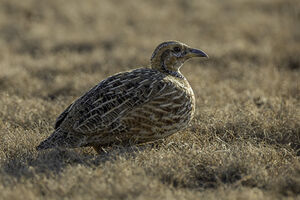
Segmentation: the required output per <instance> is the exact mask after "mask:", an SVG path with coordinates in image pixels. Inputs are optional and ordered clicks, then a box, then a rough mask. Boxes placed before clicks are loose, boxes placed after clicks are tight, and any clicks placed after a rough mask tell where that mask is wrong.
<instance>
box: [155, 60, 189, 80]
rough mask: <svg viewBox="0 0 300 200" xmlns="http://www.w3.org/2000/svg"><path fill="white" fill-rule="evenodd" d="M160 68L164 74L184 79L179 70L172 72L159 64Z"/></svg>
mask: <svg viewBox="0 0 300 200" xmlns="http://www.w3.org/2000/svg"><path fill="white" fill-rule="evenodd" d="M160 68H161V71H162V72H163V73H165V74H168V75H171V76H174V77H177V78H181V79H184V76H183V75H182V74H181V73H180V71H179V70H176V71H173V70H171V69H170V68H168V67H167V66H166V65H165V64H164V63H163V64H161V66H160Z"/></svg>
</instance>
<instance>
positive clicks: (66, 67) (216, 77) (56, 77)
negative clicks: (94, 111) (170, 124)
mask: <svg viewBox="0 0 300 200" xmlns="http://www.w3.org/2000/svg"><path fill="white" fill-rule="evenodd" d="M299 22H300V1H298V0H264V1H260V0H244V1H241V0H228V1H218V0H211V1H205V0H190V1H185V0H166V1H159V0H153V1H138V0H128V1H117V0H111V1H99V0H85V1H81V0H73V1H70V0H69V1H62V0H51V1H40V0H24V1H19V0H2V1H0V70H1V73H0V95H1V98H0V191H1V192H0V199H24V198H26V199H42V198H43V199H180V200H182V199H201V198H202V199H284V198H287V199H293V198H295V199H296V198H299V193H300V162H299V156H300V87H299V82H300V78H299V77H300V27H299V24H300V23H299ZM166 40H178V41H181V42H184V43H186V44H188V45H190V46H192V47H194V48H199V49H202V50H204V51H205V52H206V53H207V54H208V55H209V56H210V59H209V60H206V59H194V60H191V61H189V62H188V63H186V64H185V65H184V66H183V68H182V73H183V74H184V75H185V76H186V77H187V79H188V80H189V82H190V84H191V86H192V87H193V89H194V92H195V96H196V101H197V107H196V115H195V118H194V120H193V121H192V123H191V125H190V126H189V127H188V128H187V129H186V130H183V131H181V132H179V133H177V134H174V135H173V136H171V137H169V138H167V139H165V140H163V141H161V142H159V143H155V144H147V145H144V146H138V147H131V148H123V147H112V148H110V149H107V153H103V154H101V155H97V154H96V153H95V152H94V150H93V149H90V148H81V149H66V150H46V151H42V152H37V151H36V150H35V147H36V146H37V145H38V144H39V143H40V142H41V141H42V140H43V139H45V138H46V137H47V136H49V135H50V134H51V132H52V131H53V124H54V122H55V119H56V117H57V116H58V115H59V114H60V113H61V112H62V111H63V110H64V108H66V107H67V106H68V105H69V104H70V103H71V102H72V101H73V100H74V99H76V98H77V97H79V96H80V95H82V94H83V93H85V92H86V91H87V90H88V89H89V88H91V87H92V86H94V85H95V84H97V83H98V82H100V81H101V80H103V79H104V78H105V77H107V76H109V75H112V74H114V73H117V72H119V71H124V70H130V69H134V68H136V67H140V66H145V65H148V64H149V59H150V56H151V54H152V51H153V50H154V48H155V47H156V46H157V45H158V44H159V43H161V42H163V41H166Z"/></svg>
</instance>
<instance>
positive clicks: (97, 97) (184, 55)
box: [37, 41, 207, 151]
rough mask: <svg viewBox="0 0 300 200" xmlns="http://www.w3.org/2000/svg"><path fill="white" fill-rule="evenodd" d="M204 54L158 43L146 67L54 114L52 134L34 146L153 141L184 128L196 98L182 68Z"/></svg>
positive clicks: (96, 145) (120, 76) (104, 83)
mask: <svg viewBox="0 0 300 200" xmlns="http://www.w3.org/2000/svg"><path fill="white" fill-rule="evenodd" d="M196 56H198V57H207V55H206V54H205V53H204V52H202V51H200V50H197V49H192V48H190V47H188V46H187V45H185V44H182V43H180V42H175V41H170V42H164V43H162V44H160V45H159V46H158V47H157V48H156V49H155V51H154V52H153V54H152V57H151V65H150V67H145V68H139V69H135V70H132V71H127V72H121V73H118V74H115V75H113V76H111V77H109V78H107V79H105V80H103V81H101V82H100V83H99V84H98V85H96V86H94V87H93V88H92V89H91V90H90V91H88V92H87V93H86V94H84V95H83V96H81V97H80V98H78V99H77V100H76V101H74V102H73V103H72V104H71V105H70V106H69V107H68V108H66V110H65V111H64V112H63V113H62V114H61V115H60V116H59V117H58V118H57V120H56V123H55V126H54V128H55V131H54V133H53V134H52V135H51V136H50V137H49V138H47V139H46V140H45V141H43V142H42V143H41V144H40V145H39V146H38V147H37V149H38V150H41V149H47V148H53V147H81V146H93V147H94V148H95V149H96V150H97V151H100V149H101V147H105V146H109V145H112V144H119V145H130V144H136V143H144V142H150V141H155V140H158V139H161V138H164V137H167V136H169V135H171V134H173V133H175V132H177V131H179V130H180V129H182V128H184V127H186V126H187V125H188V123H189V122H190V121H191V119H192V117H193V115H194V111H195V97H194V93H193V90H192V88H191V87H190V85H189V83H188V81H187V80H186V79H185V77H184V76H183V75H182V74H181V73H180V71H179V69H180V67H181V65H182V64H183V63H184V62H185V61H186V60H187V59H189V58H191V57H196Z"/></svg>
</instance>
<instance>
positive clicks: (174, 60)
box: [151, 41, 208, 77]
mask: <svg viewBox="0 0 300 200" xmlns="http://www.w3.org/2000/svg"><path fill="white" fill-rule="evenodd" d="M192 57H208V55H207V54H206V53H204V52H203V51H201V50H199V49H193V48H191V47H189V46H187V45H186V44H183V43H181V42H177V41H169V42H163V43H161V44H160V45H158V46H157V47H156V49H155V50H154V52H153V54H152V56H151V68H152V69H156V70H159V71H162V72H163V73H168V74H171V75H174V76H177V77H181V74H180V72H179V69H180V67H181V66H182V64H183V63H184V62H185V61H186V60H188V59H190V58H192Z"/></svg>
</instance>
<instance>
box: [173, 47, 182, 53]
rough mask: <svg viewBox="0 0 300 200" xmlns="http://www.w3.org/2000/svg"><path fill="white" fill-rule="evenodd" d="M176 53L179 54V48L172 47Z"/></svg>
mask: <svg viewBox="0 0 300 200" xmlns="http://www.w3.org/2000/svg"><path fill="white" fill-rule="evenodd" d="M173 50H174V51H175V52H176V53H178V52H180V51H181V49H180V48H179V47H174V49H173Z"/></svg>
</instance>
